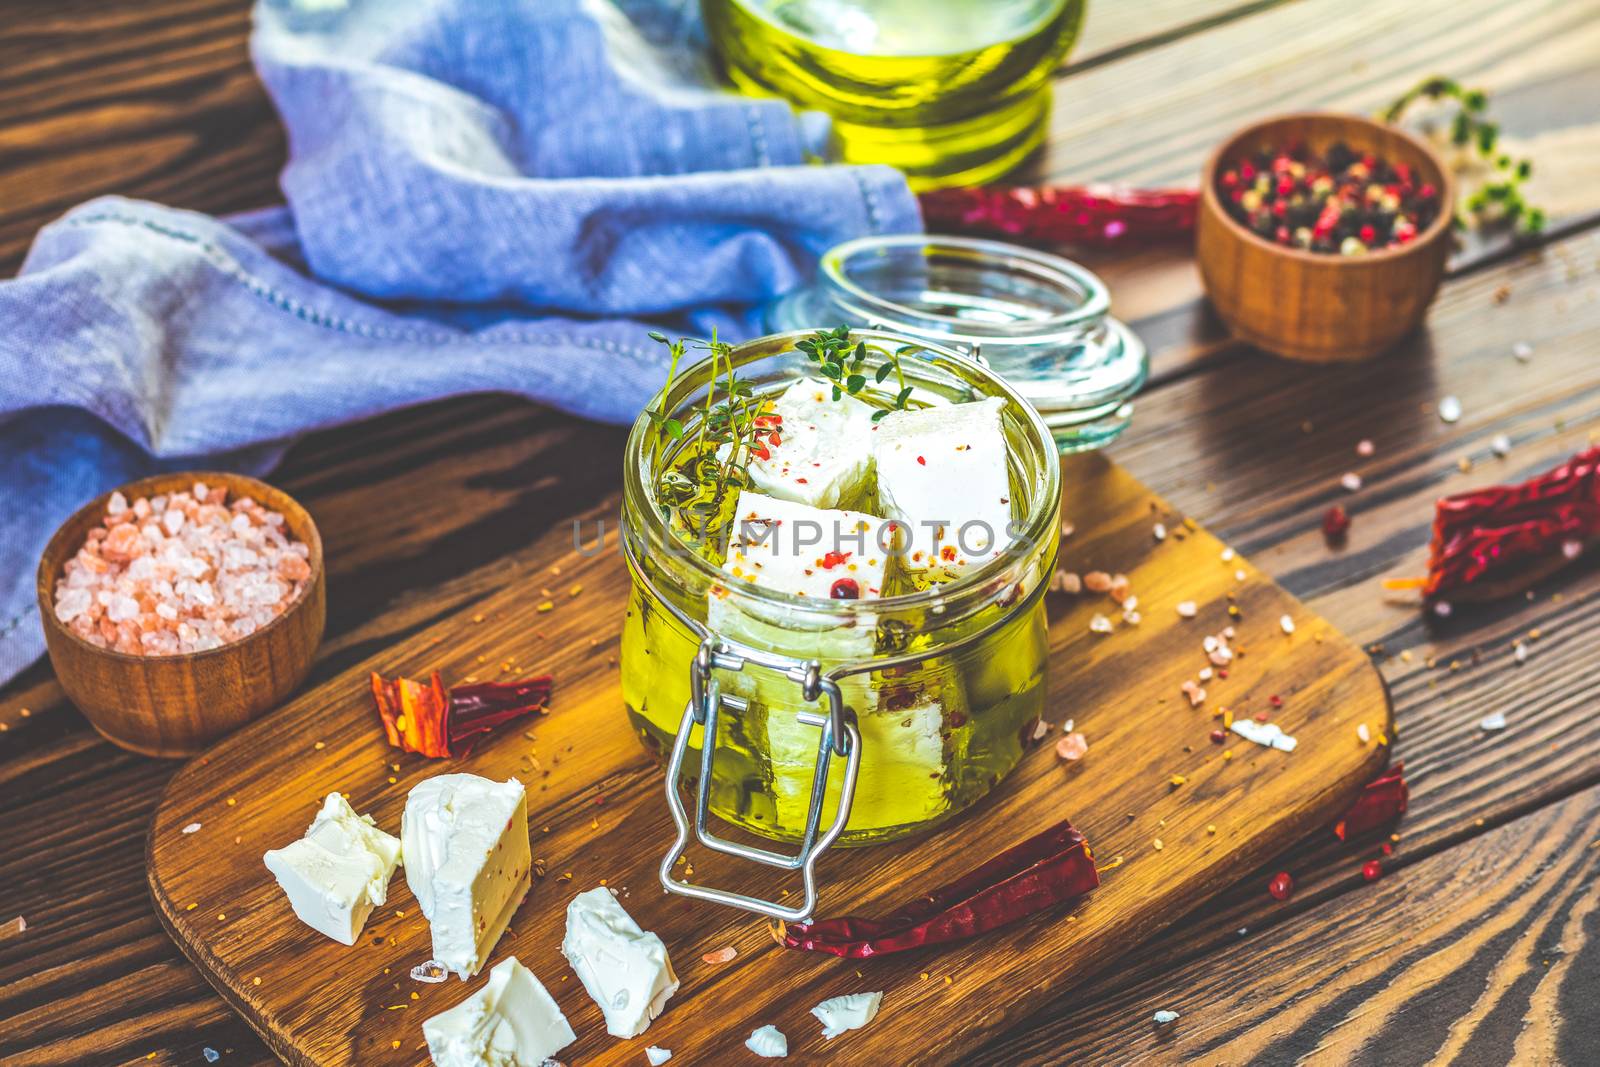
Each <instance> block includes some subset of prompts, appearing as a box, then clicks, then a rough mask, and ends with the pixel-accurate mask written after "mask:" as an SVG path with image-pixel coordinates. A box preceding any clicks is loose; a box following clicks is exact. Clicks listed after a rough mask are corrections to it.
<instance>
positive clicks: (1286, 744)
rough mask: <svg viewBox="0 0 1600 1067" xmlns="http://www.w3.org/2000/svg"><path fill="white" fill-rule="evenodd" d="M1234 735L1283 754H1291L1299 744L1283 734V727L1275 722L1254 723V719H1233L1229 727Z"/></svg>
mask: <svg viewBox="0 0 1600 1067" xmlns="http://www.w3.org/2000/svg"><path fill="white" fill-rule="evenodd" d="M1229 729H1231V730H1232V731H1233V732H1234V733H1236V734H1238V735H1239V736H1240V737H1242V738H1244V739H1245V740H1246V741H1254V742H1255V743H1256V744H1258V745H1262V746H1264V747H1266V748H1276V749H1279V750H1281V751H1283V752H1293V751H1294V749H1295V746H1296V745H1297V744H1299V742H1298V741H1296V740H1295V739H1294V738H1292V737H1290V736H1289V735H1288V734H1286V733H1284V732H1283V727H1281V726H1279V725H1278V724H1277V723H1275V722H1256V721H1255V720H1254V719H1235V720H1233V725H1232V726H1231V727H1229Z"/></svg>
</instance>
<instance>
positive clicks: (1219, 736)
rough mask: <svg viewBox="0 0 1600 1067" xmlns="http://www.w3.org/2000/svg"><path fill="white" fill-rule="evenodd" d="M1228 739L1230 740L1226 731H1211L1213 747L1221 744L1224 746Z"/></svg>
mask: <svg viewBox="0 0 1600 1067" xmlns="http://www.w3.org/2000/svg"><path fill="white" fill-rule="evenodd" d="M1227 739H1228V735H1227V733H1225V732H1224V731H1222V730H1212V731H1211V743H1212V744H1213V745H1220V744H1222V742H1224V741H1226V740H1227Z"/></svg>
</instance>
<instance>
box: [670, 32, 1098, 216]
mask: <svg viewBox="0 0 1600 1067" xmlns="http://www.w3.org/2000/svg"><path fill="white" fill-rule="evenodd" d="M1084 2H1085V0H701V8H702V10H703V12H704V15H705V21H706V26H707V28H708V29H709V31H710V34H711V39H712V41H713V43H714V44H715V46H716V49H717V53H718V56H719V58H720V59H721V62H722V65H723V68H724V70H725V72H726V74H727V76H728V78H729V80H730V81H732V82H733V84H734V85H735V86H737V87H738V88H739V89H740V90H742V91H744V92H747V93H751V94H754V95H764V96H780V97H783V98H785V99H787V100H789V101H790V102H791V103H793V104H794V105H795V106H796V107H799V108H802V109H810V110H819V111H824V112H827V113H828V114H829V115H831V116H832V117H833V121H834V133H835V137H836V139H837V147H838V153H839V156H840V158H841V159H842V160H844V161H845V162H849V163H887V164H890V165H892V166H896V167H899V168H900V169H901V170H903V171H905V172H906V174H907V176H908V177H909V178H910V179H911V184H912V187H913V188H915V189H927V188H933V187H935V186H940V185H965V184H978V183H981V182H985V181H989V180H992V179H994V178H997V177H999V176H1000V175H1002V174H1004V173H1005V172H1007V171H1008V170H1010V169H1012V168H1013V167H1015V166H1016V165H1017V164H1018V163H1019V162H1021V161H1022V159H1023V158H1024V157H1025V156H1027V154H1028V153H1029V152H1031V151H1032V150H1033V149H1034V147H1035V146H1037V145H1038V144H1039V142H1040V141H1041V140H1042V139H1043V137H1044V132H1045V124H1046V120H1047V119H1048V117H1049V112H1050V75H1051V73H1052V71H1054V69H1055V68H1056V66H1057V65H1058V64H1059V63H1060V62H1061V60H1062V58H1063V57H1064V56H1065V55H1066V54H1067V51H1068V50H1069V49H1070V48H1071V47H1072V45H1073V42H1074V41H1075V40H1076V39H1077V36H1078V31H1079V29H1080V27H1081V26H1082V23H1083V11H1084Z"/></svg>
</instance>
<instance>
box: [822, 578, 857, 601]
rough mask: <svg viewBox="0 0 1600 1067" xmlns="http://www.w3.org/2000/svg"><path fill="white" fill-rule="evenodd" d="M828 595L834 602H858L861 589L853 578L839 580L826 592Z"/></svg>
mask: <svg viewBox="0 0 1600 1067" xmlns="http://www.w3.org/2000/svg"><path fill="white" fill-rule="evenodd" d="M828 595H829V596H831V597H832V598H833V599H835V600H860V599H861V587H860V586H859V585H857V584H856V580H855V579H854V578H840V579H839V580H838V581H837V582H834V583H833V588H831V589H829V590H828Z"/></svg>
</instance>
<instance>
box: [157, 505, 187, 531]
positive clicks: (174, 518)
mask: <svg viewBox="0 0 1600 1067" xmlns="http://www.w3.org/2000/svg"><path fill="white" fill-rule="evenodd" d="M187 517H188V516H186V515H184V513H183V512H181V511H169V512H167V513H166V514H165V515H163V516H161V528H162V529H163V530H165V531H167V536H168V537H177V536H178V531H180V530H182V529H183V523H184V520H185V519H186V518H187Z"/></svg>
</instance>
